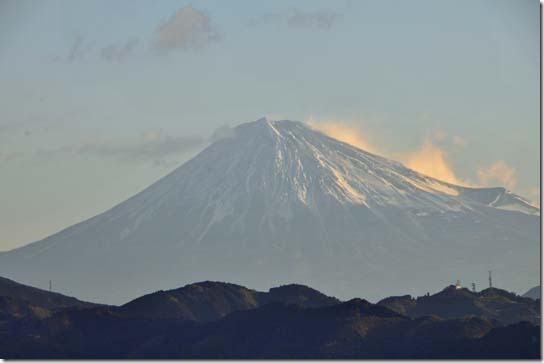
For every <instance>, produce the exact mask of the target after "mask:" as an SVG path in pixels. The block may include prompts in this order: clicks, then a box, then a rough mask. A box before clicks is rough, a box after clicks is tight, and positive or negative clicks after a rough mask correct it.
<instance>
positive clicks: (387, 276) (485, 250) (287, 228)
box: [0, 119, 539, 302]
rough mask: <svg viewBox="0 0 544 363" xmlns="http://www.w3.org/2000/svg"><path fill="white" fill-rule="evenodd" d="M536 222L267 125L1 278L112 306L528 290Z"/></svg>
mask: <svg viewBox="0 0 544 363" xmlns="http://www.w3.org/2000/svg"><path fill="white" fill-rule="evenodd" d="M538 214H539V210H538V209H537V208H535V207H534V206H531V205H530V204H529V203H528V202H526V201H525V200H523V199H522V198H521V197H519V196H517V195H515V194H512V193H510V192H508V191H506V190H505V189H504V188H479V189H473V188H465V187H460V186H456V185H452V184H449V183H445V182H443V181H440V180H437V179H434V178H431V177H428V176H425V175H422V174H420V173H417V172H415V171H413V170H411V169H408V168H406V167H404V166H403V165H402V164H400V163H398V162H395V161H391V160H388V159H385V158H383V157H380V156H376V155H373V154H371V153H368V152H365V151H363V150H360V149H357V148H355V147H353V146H350V145H348V144H345V143H342V142H340V141H338V140H335V139H332V138H330V137H327V136H325V135H324V134H321V133H319V132H317V131H314V130H311V129H310V128H308V127H307V126H305V125H304V124H302V123H300V122H293V121H272V120H268V119H261V120H258V121H255V122H250V123H246V124H242V125H240V126H238V127H236V128H235V129H234V130H233V133H232V135H230V137H227V138H223V139H221V140H218V141H216V142H214V143H213V144H211V145H210V146H209V147H207V148H206V149H205V150H203V151H202V152H201V153H200V154H198V155H197V156H196V157H194V158H193V159H191V160H190V161H188V162H187V163H185V164H184V165H182V166H181V167H179V168H178V169H176V170H174V171H173V172H172V173H171V174H169V175H168V176H166V177H164V178H163V179H161V180H159V181H158V182H156V183H155V184H153V185H151V186H150V187H148V188H147V189H146V190H144V191H143V192H141V193H139V194H137V195H135V196H134V197H132V198H130V199H129V200H127V201H125V202H123V203H121V204H119V205H117V206H116V207H114V208H112V209H111V210H109V211H107V212H105V213H103V214H101V215H99V216H96V217H94V218H91V219H89V220H87V221H85V222H82V223H80V224H77V225H75V226H72V227H70V228H68V229H66V230H64V231H61V232H59V233H57V234H55V235H53V236H50V237H48V238H46V239H44V240H42V241H39V242H36V243H33V244H31V245H28V246H25V247H23V248H20V249H17V250H14V251H11V252H8V253H4V254H0V275H2V274H4V275H6V276H10V277H13V278H15V279H19V280H21V282H26V283H30V284H38V285H41V284H43V283H46V281H48V280H49V279H53V280H55V282H56V283H55V285H56V286H63V287H65V290H63V291H64V292H67V293H72V294H75V295H76V296H78V297H81V298H85V299H88V300H95V301H96V300H97V299H98V300H102V301H105V302H123V301H125V300H128V299H130V298H132V297H134V296H138V295H141V294H143V293H146V292H149V291H153V290H156V289H158V288H172V287H175V286H179V285H182V284H185V283H190V282H194V281H201V280H205V279H210V280H223V281H230V282H235V283H240V284H243V285H248V286H251V287H254V288H267V287H270V286H274V285H278V283H287V282H301V283H306V284H309V285H311V286H316V287H318V288H320V289H321V290H323V291H326V292H328V293H330V294H332V295H337V296H339V297H342V298H343V297H349V296H357V295H361V294H360V293H359V292H358V291H357V292H354V291H355V290H359V289H365V291H366V293H365V294H364V295H365V296H368V297H369V298H372V297H373V296H375V297H380V296H381V295H382V294H383V295H387V294H391V293H398V292H399V287H405V286H406V284H407V282H408V281H416V282H415V283H413V284H412V285H411V287H410V288H413V289H415V290H416V293H419V292H421V291H427V290H428V288H429V285H432V284H436V286H443V285H444V283H445V281H447V282H450V280H451V279H452V278H454V277H452V276H454V275H455V276H457V277H456V278H455V279H457V278H465V277H466V279H474V278H475V275H477V274H479V273H481V271H480V270H482V271H484V272H485V271H487V269H489V268H499V267H500V268H501V269H503V270H504V271H505V272H504V273H505V276H504V281H509V283H511V284H518V285H519V284H521V285H522V286H521V287H522V288H524V287H525V286H527V287H529V286H532V285H534V284H535V282H537V281H530V280H531V279H533V274H534V275H535V276H537V274H536V272H535V271H537V270H538V266H539V265H538V253H537V252H538V251H537V250H538V246H539V244H538V227H539V224H538V223H539V218H538ZM490 251H491V252H490ZM445 258H446V260H444V259H445ZM532 260H535V261H532ZM528 261H529V262H528ZM498 274H499V272H495V275H498ZM460 275H462V276H460ZM375 276H380V279H382V280H383V281H384V284H378V283H376V281H375ZM42 280H44V281H42ZM383 286H386V290H384V287H383Z"/></svg>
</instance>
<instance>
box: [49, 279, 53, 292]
mask: <svg viewBox="0 0 544 363" xmlns="http://www.w3.org/2000/svg"><path fill="white" fill-rule="evenodd" d="M52 290H53V282H52V281H51V280H49V291H52Z"/></svg>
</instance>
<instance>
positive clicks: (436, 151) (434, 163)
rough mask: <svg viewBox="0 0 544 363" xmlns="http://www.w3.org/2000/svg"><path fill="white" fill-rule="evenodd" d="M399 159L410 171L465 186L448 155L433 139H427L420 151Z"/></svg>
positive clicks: (402, 155) (403, 155) (401, 156)
mask: <svg viewBox="0 0 544 363" xmlns="http://www.w3.org/2000/svg"><path fill="white" fill-rule="evenodd" d="M399 159H400V161H401V162H403V163H404V165H406V166H407V167H409V168H410V169H413V170H415V171H418V172H420V173H422V174H425V175H428V176H432V177H433V178H437V179H440V180H443V181H445V182H448V183H453V184H457V185H463V184H465V183H463V182H461V181H460V180H459V179H458V178H457V177H456V176H455V172H454V171H453V167H452V165H451V163H450V161H449V159H448V153H447V152H446V151H445V150H444V149H443V148H441V147H440V146H439V145H438V144H437V143H435V142H434V141H433V139H432V137H427V138H426V139H425V142H424V143H423V144H422V145H421V146H420V147H419V148H418V149H416V150H414V151H411V152H408V153H405V154H401V155H400V157H399Z"/></svg>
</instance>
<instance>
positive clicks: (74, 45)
mask: <svg viewBox="0 0 544 363" xmlns="http://www.w3.org/2000/svg"><path fill="white" fill-rule="evenodd" d="M94 48H95V42H94V41H93V40H89V39H87V38H86V37H85V36H83V35H81V34H77V35H76V36H75V38H74V39H73V40H72V42H71V43H70V45H69V48H68V51H67V53H66V55H57V56H54V57H53V59H52V60H53V62H77V61H82V60H84V59H85V58H86V57H87V55H89V54H90V53H91V52H92V51H93V50H94Z"/></svg>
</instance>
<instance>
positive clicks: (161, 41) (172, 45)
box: [151, 5, 222, 53]
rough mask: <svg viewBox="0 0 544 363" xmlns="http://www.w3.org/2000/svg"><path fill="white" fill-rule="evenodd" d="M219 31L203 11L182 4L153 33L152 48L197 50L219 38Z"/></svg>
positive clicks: (165, 51)
mask: <svg viewBox="0 0 544 363" xmlns="http://www.w3.org/2000/svg"><path fill="white" fill-rule="evenodd" d="M221 37H222V35H221V33H220V32H219V31H218V29H217V28H216V26H215V24H214V23H213V22H212V20H211V18H210V17H209V16H208V15H207V14H205V13H204V12H202V11H200V10H197V9H195V8H193V7H192V6H191V5H187V6H184V7H183V8H181V9H179V10H178V11H177V12H176V13H175V14H173V15H172V16H171V17H170V18H169V19H168V20H166V21H165V22H163V23H162V24H160V25H159V26H158V27H157V29H155V32H154V33H153V39H152V43H151V45H152V48H153V49H154V50H156V51H157V52H160V53H168V52H170V51H172V50H199V49H202V48H204V47H206V46H208V45H210V44H211V43H214V42H216V41H218V40H220V39H221Z"/></svg>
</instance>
